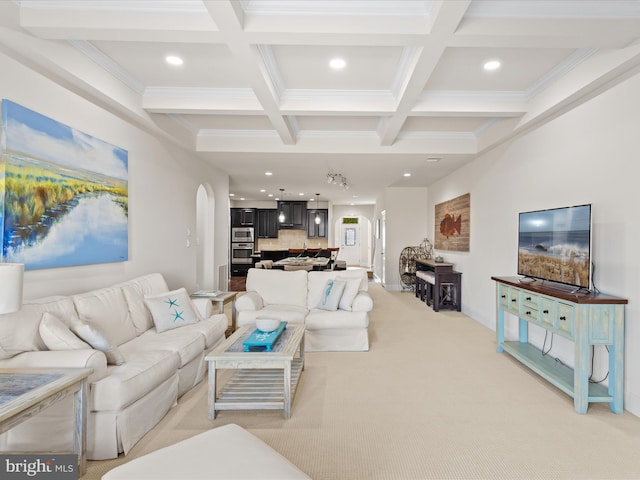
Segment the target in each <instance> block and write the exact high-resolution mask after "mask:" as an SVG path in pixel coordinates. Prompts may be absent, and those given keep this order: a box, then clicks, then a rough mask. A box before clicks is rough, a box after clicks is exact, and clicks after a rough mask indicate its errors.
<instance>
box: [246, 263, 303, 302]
mask: <svg viewBox="0 0 640 480" xmlns="http://www.w3.org/2000/svg"><path fill="white" fill-rule="evenodd" d="M307 274H308V272H306V271H304V270H299V271H292V272H285V271H284V270H274V269H271V270H262V269H258V268H251V269H249V272H248V273H247V282H246V289H247V292H250V291H255V292H258V293H259V294H260V296H261V297H262V300H263V302H264V305H265V306H267V305H295V306H298V307H306V306H307Z"/></svg>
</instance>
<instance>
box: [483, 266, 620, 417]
mask: <svg viewBox="0 0 640 480" xmlns="http://www.w3.org/2000/svg"><path fill="white" fill-rule="evenodd" d="M491 279H492V280H495V281H496V282H497V296H496V301H497V304H496V317H497V318H496V336H497V342H498V352H503V351H504V352H506V353H508V354H509V355H511V356H513V357H514V358H516V359H517V360H518V361H520V362H521V363H523V364H524V365H526V366H527V367H529V368H530V369H531V370H533V371H534V372H536V373H537V374H538V375H540V376H541V377H542V378H544V379H545V380H547V381H548V382H550V383H552V384H553V385H555V386H556V387H558V388H559V389H560V390H562V391H563V392H565V393H566V394H568V395H570V396H571V397H573V403H574V407H575V410H576V412H578V413H581V414H584V413H587V408H588V406H589V403H590V402H606V403H609V406H610V408H611V411H612V412H614V413H622V410H623V400H624V306H625V305H626V304H627V300H626V299H624V298H618V297H613V296H610V295H603V294H593V293H571V292H570V291H568V290H566V289H564V288H563V287H562V286H560V287H557V288H556V287H553V286H550V285H549V284H548V283H547V284H545V283H544V282H543V281H541V280H536V281H535V282H532V283H521V282H520V279H519V278H518V277H491ZM505 312H507V313H511V314H513V315H515V316H516V317H518V341H505V339H504V314H505ZM528 323H533V324H535V325H538V326H539V327H542V328H544V329H545V330H547V331H549V332H551V333H557V334H558V335H562V336H563V337H565V338H568V339H569V340H571V341H573V343H574V346H575V357H574V359H575V364H574V368H573V369H571V368H569V367H566V366H564V365H562V364H560V363H558V362H556V361H555V360H554V359H553V358H549V357H547V356H543V355H542V352H541V351H540V349H538V348H536V347H535V346H533V345H531V344H530V343H528V331H527V330H528V328H527V327H528ZM590 345H608V348H609V378H608V381H609V385H608V388H607V387H606V386H603V385H600V384H595V383H590V382H589V367H590V365H591V362H590V356H589V346H590Z"/></svg>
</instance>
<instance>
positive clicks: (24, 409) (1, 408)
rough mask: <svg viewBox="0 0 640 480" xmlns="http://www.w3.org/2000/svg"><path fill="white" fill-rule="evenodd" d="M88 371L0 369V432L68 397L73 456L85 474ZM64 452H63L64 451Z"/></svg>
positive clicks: (77, 369)
mask: <svg viewBox="0 0 640 480" xmlns="http://www.w3.org/2000/svg"><path fill="white" fill-rule="evenodd" d="M91 372H93V369H92V368H67V369H64V368H56V369H53V368H49V369H47V368H41V369H26V368H25V369H7V368H3V369H0V433H4V432H6V431H7V430H9V429H11V428H13V427H15V426H16V425H18V424H20V423H22V422H23V421H25V420H28V419H29V418H31V417H33V416H34V415H37V414H38V413H40V412H41V411H42V410H44V409H46V408H48V407H49V406H51V405H53V404H54V403H57V402H58V401H60V400H62V399H63V398H66V397H68V396H70V395H73V397H74V404H75V406H74V410H75V429H74V432H73V453H75V454H76V455H78V470H79V474H80V475H81V476H82V475H83V474H84V472H85V471H86V462H87V457H86V445H87V440H86V437H87V435H86V432H87V403H88V402H87V401H86V397H87V377H88V376H89V375H91ZM65 453H66V452H65Z"/></svg>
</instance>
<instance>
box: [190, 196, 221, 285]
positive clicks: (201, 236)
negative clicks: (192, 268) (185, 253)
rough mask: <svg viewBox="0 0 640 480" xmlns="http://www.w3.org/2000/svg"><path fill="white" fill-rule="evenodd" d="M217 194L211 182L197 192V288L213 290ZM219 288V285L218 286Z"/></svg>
mask: <svg viewBox="0 0 640 480" xmlns="http://www.w3.org/2000/svg"><path fill="white" fill-rule="evenodd" d="M214 225H215V196H214V194H213V189H212V188H211V186H210V185H209V184H203V185H200V186H199V187H198V191H197V193H196V248H197V251H196V289H197V290H209V291H213V290H215V289H216V288H217V287H216V285H215V278H216V276H215V261H214V254H213V252H214ZM218 288H219V287H218Z"/></svg>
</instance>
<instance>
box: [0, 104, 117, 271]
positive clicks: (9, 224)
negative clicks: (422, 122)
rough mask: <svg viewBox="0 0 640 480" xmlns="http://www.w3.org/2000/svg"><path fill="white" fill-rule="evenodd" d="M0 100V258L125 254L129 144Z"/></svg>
mask: <svg viewBox="0 0 640 480" xmlns="http://www.w3.org/2000/svg"><path fill="white" fill-rule="evenodd" d="M0 108H1V109H2V137H1V151H0V153H1V157H0V225H1V226H2V231H1V233H0V240H1V241H2V242H1V243H2V261H4V262H16V263H24V264H25V269H41V268H54V267H66V266H73V265H86V264H94V263H108V262H120V261H125V260H127V259H128V251H129V243H128V206H129V204H128V161H129V159H128V153H127V151H126V150H124V149H122V148H119V147H116V146H114V145H111V144H109V143H107V142H104V141H102V140H99V139H97V138H94V137H92V136H91V135H87V134H86V133H83V132H80V131H78V130H76V129H74V128H71V127H69V126H66V125H64V124H62V123H60V122H57V121H55V120H52V119H51V118H48V117H45V116H44V115H41V114H39V113H37V112H34V111H32V110H29V109H27V108H25V107H23V106H21V105H18V104H16V103H14V102H11V101H9V100H2V105H1V107H0Z"/></svg>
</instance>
